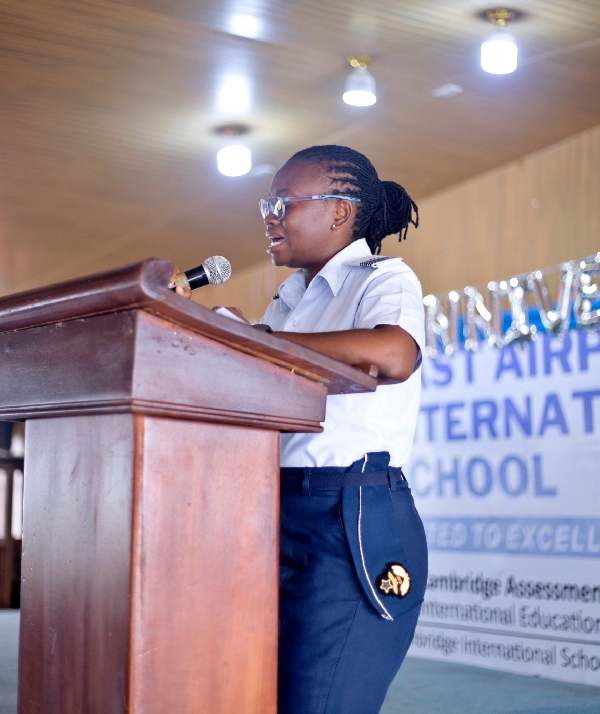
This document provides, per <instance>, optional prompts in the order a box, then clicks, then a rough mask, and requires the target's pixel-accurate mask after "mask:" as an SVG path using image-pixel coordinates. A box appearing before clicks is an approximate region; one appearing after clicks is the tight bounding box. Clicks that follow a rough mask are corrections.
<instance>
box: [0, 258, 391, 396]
mask: <svg viewBox="0 0 600 714" xmlns="http://www.w3.org/2000/svg"><path fill="white" fill-rule="evenodd" d="M173 272H174V266H173V264H172V263H170V262H168V261H166V260H161V259H158V258H149V259H148V260H144V261H142V262H140V263H134V264H132V265H127V266H124V267H122V268H117V269H115V270H111V271H107V272H103V273H97V274H95V275H89V276H84V277H81V278H75V279H73V280H68V281H65V282H61V283H56V284H53V285H48V286H46V287H43V288H38V289H34V290H28V291H27V292H22V293H15V294H13V295H7V296H5V297H3V298H0V334H1V333H5V332H14V331H18V330H25V329H30V328H34V327H40V326H42V325H48V324H53V323H60V322H66V321H70V320H77V319H83V318H90V317H94V316H96V315H102V314H107V313H113V312H123V311H126V310H135V309H141V310H144V311H146V312H149V313H152V314H154V315H157V316H158V317H162V318H164V319H165V320H167V321H169V322H172V323H176V324H179V325H181V326H182V327H185V328H187V329H189V330H191V331H193V332H196V333H198V334H202V335H204V336H206V337H209V338H210V339H213V340H215V341H217V342H221V343H224V344H227V345H228V346H230V347H232V348H233V349H237V350H240V351H242V352H246V353H247V354H251V355H253V356H255V357H257V358H259V359H263V360H266V361H269V362H272V363H273V364H276V365H278V366H280V367H283V368H284V369H287V370H289V371H292V372H295V373H297V374H299V375H301V376H303V377H306V378H308V379H311V380H312V381H317V382H320V383H322V384H323V385H324V386H325V387H326V388H327V392H328V393H329V394H351V393H360V392H372V391H374V390H375V388H376V387H377V379H375V378H374V377H371V376H370V375H368V374H366V373H364V372H362V371H360V370H358V369H355V368H354V367H351V366H349V365H346V364H343V363H341V362H338V361H336V360H334V359H332V358H330V357H327V356H326V355H323V354H321V353H320V352H315V351H314V350H311V349H308V348H306V347H302V346H301V345H298V344H296V343H294V342H291V341H289V340H285V339H282V338H280V337H276V336H274V335H270V334H268V333H265V332H262V331H259V330H255V329H254V328H253V327H252V326H251V325H246V324H244V323H241V322H236V321H234V320H230V319H228V318H227V317H223V316H221V315H217V314H216V313H214V312H213V311H212V310H209V309H208V308H206V307H203V306H202V305H199V304H198V303H195V302H192V301H190V300H186V299H185V298H183V297H181V296H180V295H177V294H176V293H174V292H173V291H171V290H169V288H168V285H169V282H170V280H171V278H172V275H173Z"/></svg>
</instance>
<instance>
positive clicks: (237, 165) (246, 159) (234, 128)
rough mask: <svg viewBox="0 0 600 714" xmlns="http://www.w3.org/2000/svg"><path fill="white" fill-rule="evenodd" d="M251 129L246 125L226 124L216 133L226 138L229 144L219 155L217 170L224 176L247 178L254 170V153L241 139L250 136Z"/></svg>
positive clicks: (217, 129)
mask: <svg viewBox="0 0 600 714" xmlns="http://www.w3.org/2000/svg"><path fill="white" fill-rule="evenodd" d="M249 131H250V127H249V126H246V125H245V124H226V125H224V126H219V127H217V128H216V129H215V132H216V133H217V134H219V135H220V136H223V137H225V138H226V139H227V140H228V141H229V143H228V146H225V147H224V148H223V149H221V150H220V151H219V152H218V153H217V168H218V169H219V172H220V173H222V174H223V176H245V175H246V174H247V173H248V172H249V171H250V169H251V168H252V153H251V152H250V149H249V148H248V147H247V146H244V145H243V144H242V143H241V142H240V141H239V137H240V136H244V135H245V134H248V133H249Z"/></svg>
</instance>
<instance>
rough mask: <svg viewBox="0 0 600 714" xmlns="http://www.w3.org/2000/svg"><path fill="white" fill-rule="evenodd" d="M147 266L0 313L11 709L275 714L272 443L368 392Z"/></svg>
mask: <svg viewBox="0 0 600 714" xmlns="http://www.w3.org/2000/svg"><path fill="white" fill-rule="evenodd" d="M172 270H173V266H172V265H171V264H170V263H168V262H166V261H162V260H148V261H145V262H143V263H140V264H137V265H133V266H128V267H126V268H123V269H120V270H116V271H113V272H110V273H105V274H101V275H95V276H91V277H89V278H84V279H80V280H74V281H71V282H68V283H62V284H59V285H54V286H50V287H48V288H45V289H42V290H38V291H31V292H28V293H21V294H19V295H13V296H9V297H5V298H2V299H0V355H1V362H0V384H1V389H0V419H13V420H16V419H26V420H27V427H26V453H25V513H24V534H23V562H22V573H23V576H22V600H21V603H22V605H21V638H20V654H19V712H20V714H33V713H34V712H35V713H36V714H38V713H39V712H43V713H44V714H125V712H128V713H129V714H184V713H185V714H233V713H234V712H235V713H236V714H238V713H239V714H275V712H276V707H277V702H276V699H277V697H276V670H277V591H278V469H279V432H280V431H319V430H320V428H321V427H320V423H321V422H322V421H323V419H324V414H325V397H326V395H327V393H345V392H362V391H372V390H373V389H375V386H376V380H375V379H374V378H373V377H371V376H369V375H367V374H364V373H363V372H361V371H359V370H356V369H354V368H352V367H348V366H346V365H343V364H340V363H338V362H336V361H334V360H331V359H329V358H327V357H325V356H323V355H320V354H318V353H316V352H313V351H312V350H308V349H305V348H302V347H300V346H298V345H295V344H294V343H291V342H289V341H286V340H283V339H280V338H277V337H274V336H273V335H269V334H265V333H262V332H260V331H258V330H255V329H254V328H252V327H251V326H249V325H245V324H242V323H237V322H234V321H232V320H229V319H227V318H225V317H221V316H219V315H215V314H214V313H213V312H211V311H210V310H207V309H205V308H203V307H201V306H199V305H197V304H195V303H192V302H190V301H187V300H185V299H183V298H181V297H180V296H178V295H176V294H174V293H173V292H172V291H170V290H168V288H167V285H168V283H169V280H170V277H171V274H172Z"/></svg>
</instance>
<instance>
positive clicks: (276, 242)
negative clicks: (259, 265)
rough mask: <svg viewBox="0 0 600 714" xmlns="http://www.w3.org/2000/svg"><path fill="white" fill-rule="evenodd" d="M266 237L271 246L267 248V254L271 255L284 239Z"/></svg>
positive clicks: (271, 236) (281, 237)
mask: <svg viewBox="0 0 600 714" xmlns="http://www.w3.org/2000/svg"><path fill="white" fill-rule="evenodd" d="M267 237H268V238H269V239H270V241H271V244H270V245H269V247H268V248H267V253H272V252H273V251H274V250H276V249H277V246H280V245H282V244H283V243H284V242H285V238H284V237H283V236H276V235H268V236H267Z"/></svg>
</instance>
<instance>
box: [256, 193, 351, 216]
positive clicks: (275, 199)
mask: <svg viewBox="0 0 600 714" xmlns="http://www.w3.org/2000/svg"><path fill="white" fill-rule="evenodd" d="M323 198H338V199H341V198H343V199H344V200H345V201H352V203H360V198H355V197H354V196H339V195H338V194H333V193H323V194H320V195H319V196H269V198H268V199H264V198H261V199H260V201H259V202H258V205H259V208H260V212H261V215H262V217H263V220H264V219H265V218H266V217H267V216H268V215H269V213H271V214H272V215H273V218H275V219H276V220H278V221H281V220H283V217H284V216H285V206H286V204H287V203H295V202H296V201H320V200H321V199H323Z"/></svg>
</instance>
